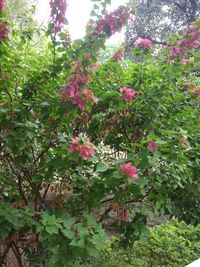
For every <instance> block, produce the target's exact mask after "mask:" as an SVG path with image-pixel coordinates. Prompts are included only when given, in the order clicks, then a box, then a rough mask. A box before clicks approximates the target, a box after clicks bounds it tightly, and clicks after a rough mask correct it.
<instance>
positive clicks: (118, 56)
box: [112, 49, 124, 62]
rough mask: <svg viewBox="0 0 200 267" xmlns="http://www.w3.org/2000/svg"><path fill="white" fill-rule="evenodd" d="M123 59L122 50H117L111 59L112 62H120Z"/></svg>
mask: <svg viewBox="0 0 200 267" xmlns="http://www.w3.org/2000/svg"><path fill="white" fill-rule="evenodd" d="M123 59H124V51H123V50H122V49H119V50H118V51H117V52H115V54H114V55H113V57H112V60H113V61H114V62H117V61H121V60H123Z"/></svg>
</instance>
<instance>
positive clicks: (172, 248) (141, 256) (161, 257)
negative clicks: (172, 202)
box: [88, 221, 200, 267]
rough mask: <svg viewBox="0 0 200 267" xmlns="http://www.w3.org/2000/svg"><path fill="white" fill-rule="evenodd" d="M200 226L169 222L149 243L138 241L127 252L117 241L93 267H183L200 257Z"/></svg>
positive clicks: (155, 228)
mask: <svg viewBox="0 0 200 267" xmlns="http://www.w3.org/2000/svg"><path fill="white" fill-rule="evenodd" d="M199 241H200V225H198V226H196V227H194V226H191V225H186V224H185V223H184V222H181V223H178V222H176V221H169V222H167V223H165V224H162V225H159V226H155V227H154V228H152V230H151V231H150V235H149V238H148V239H147V240H140V241H136V242H135V243H134V244H133V245H132V246H131V247H130V248H128V249H127V250H123V249H122V248H121V247H120V246H119V239H118V238H113V239H112V240H111V241H109V242H108V243H107V244H106V247H105V249H104V251H103V253H102V255H101V258H100V260H99V261H98V262H95V263H94V262H93V263H92V264H91V265H88V267H89V266H93V267H94V266H95V267H99V266H105V267H112V266H113V267H114V266H119V267H125V266H126V267H183V266H186V265H187V264H189V263H190V262H192V261H194V260H195V259H198V257H199V256H200V242H199Z"/></svg>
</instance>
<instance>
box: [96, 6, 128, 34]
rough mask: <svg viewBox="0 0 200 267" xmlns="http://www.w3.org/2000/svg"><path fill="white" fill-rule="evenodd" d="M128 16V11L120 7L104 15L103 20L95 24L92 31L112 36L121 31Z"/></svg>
mask: <svg viewBox="0 0 200 267" xmlns="http://www.w3.org/2000/svg"><path fill="white" fill-rule="evenodd" d="M130 16H131V14H130V9H129V8H128V7H126V6H121V7H119V8H118V9H116V10H115V11H113V12H111V13H109V14H107V15H105V17H104V18H103V19H101V20H100V21H99V22H97V24H96V25H95V26H94V29H95V30H96V31H98V32H101V33H104V34H106V35H107V36H108V37H110V36H111V35H112V34H114V33H116V32H117V31H120V30H121V28H122V27H123V26H124V24H126V22H127V21H128V19H129V18H130Z"/></svg>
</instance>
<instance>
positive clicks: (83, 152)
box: [69, 136, 95, 160]
mask: <svg viewBox="0 0 200 267" xmlns="http://www.w3.org/2000/svg"><path fill="white" fill-rule="evenodd" d="M69 152H70V153H73V152H76V153H78V154H79V155H80V156H81V157H82V158H83V159H84V160H88V159H90V158H91V157H92V156H93V155H94V153H95V150H94V147H93V145H92V144H91V143H90V141H89V139H86V140H85V143H84V142H83V140H82V139H80V137H78V136H76V137H75V138H74V139H73V141H72V144H71V146H70V147H69Z"/></svg>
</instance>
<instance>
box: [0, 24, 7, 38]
mask: <svg viewBox="0 0 200 267" xmlns="http://www.w3.org/2000/svg"><path fill="white" fill-rule="evenodd" d="M8 31H9V27H8V26H7V25H6V24H4V23H3V22H0V42H2V41H5V39H7V37H8Z"/></svg>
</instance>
